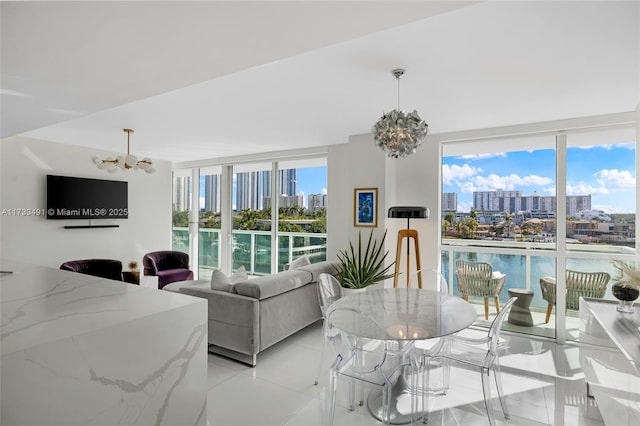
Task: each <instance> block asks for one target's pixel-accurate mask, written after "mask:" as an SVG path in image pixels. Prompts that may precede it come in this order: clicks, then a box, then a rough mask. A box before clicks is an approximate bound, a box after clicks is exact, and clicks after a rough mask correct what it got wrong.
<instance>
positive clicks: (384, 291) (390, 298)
mask: <svg viewBox="0 0 640 426" xmlns="http://www.w3.org/2000/svg"><path fill="white" fill-rule="evenodd" d="M344 308H347V309H344ZM350 310H356V311H358V312H361V313H363V314H365V315H366V316H368V317H369V318H370V319H371V320H373V321H357V320H356V317H355V316H354V315H350ZM333 311H336V312H335V313H333V314H331V312H333ZM327 316H328V317H329V316H330V317H331V324H332V326H334V327H336V328H338V329H339V330H341V331H343V332H345V333H348V334H350V335H353V336H357V337H365V338H370V339H377V340H395V341H400V342H402V341H415V340H424V339H432V338H437V337H442V336H446V335H449V334H453V333H456V332H458V331H460V330H463V329H465V328H467V327H469V326H470V325H471V324H473V322H474V321H475V319H476V316H477V313H476V310H475V308H474V307H473V306H472V305H471V304H470V303H468V302H466V301H464V300H462V299H460V298H458V297H454V296H447V295H443V294H441V293H440V292H438V291H434V290H425V289H417V288H377V289H367V290H365V291H362V292H359V293H353V294H350V295H348V296H344V297H342V298H341V299H338V300H337V301H335V302H333V303H332V304H331V306H329V309H328V312H327ZM406 388H407V386H406V381H405V380H404V378H402V376H401V378H400V379H399V380H398V383H397V386H394V390H393V393H394V394H401V393H407V389H406ZM392 401H395V398H393V397H392ZM381 402H382V399H381V397H379V396H378V395H376V394H375V393H372V394H371V395H370V397H369V399H368V406H369V411H371V414H373V416H374V417H376V418H378V419H380V417H381V409H380V404H381ZM391 413H392V415H391V423H392V424H404V423H409V422H410V421H411V414H408V415H407V414H401V413H399V412H398V411H397V410H395V407H391Z"/></svg>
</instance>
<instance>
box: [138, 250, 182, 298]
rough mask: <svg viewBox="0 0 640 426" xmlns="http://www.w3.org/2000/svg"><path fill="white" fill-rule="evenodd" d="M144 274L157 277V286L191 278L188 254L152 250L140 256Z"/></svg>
mask: <svg viewBox="0 0 640 426" xmlns="http://www.w3.org/2000/svg"><path fill="white" fill-rule="evenodd" d="M142 266H143V267H144V275H151V276H157V277H158V288H159V289H161V288H162V287H164V286H165V285H167V284H169V283H173V282H176V281H186V280H192V279H193V272H192V271H191V270H190V269H189V255H188V254H186V253H183V252H181V251H171V250H166V251H154V252H151V253H147V254H145V255H144V257H143V258H142Z"/></svg>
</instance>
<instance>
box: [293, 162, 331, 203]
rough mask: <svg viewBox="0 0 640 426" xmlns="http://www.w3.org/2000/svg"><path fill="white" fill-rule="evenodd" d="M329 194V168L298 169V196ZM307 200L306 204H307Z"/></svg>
mask: <svg viewBox="0 0 640 426" xmlns="http://www.w3.org/2000/svg"><path fill="white" fill-rule="evenodd" d="M326 193H327V166H321V167H305V168H302V169H298V194H300V195H304V196H305V197H306V196H307V195H309V194H326ZM306 201H307V200H306V198H305V202H306Z"/></svg>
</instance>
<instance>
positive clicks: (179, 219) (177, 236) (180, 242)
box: [171, 170, 192, 253]
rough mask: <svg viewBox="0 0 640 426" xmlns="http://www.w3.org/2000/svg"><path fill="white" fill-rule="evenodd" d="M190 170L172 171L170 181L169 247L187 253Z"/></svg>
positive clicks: (190, 187) (190, 199)
mask: <svg viewBox="0 0 640 426" xmlns="http://www.w3.org/2000/svg"><path fill="white" fill-rule="evenodd" d="M191 197H192V184H191V170H174V172H173V180H172V202H173V209H172V210H173V218H172V220H173V224H172V225H173V226H172V234H171V247H172V249H173V250H177V251H183V252H185V253H189V244H190V242H189V241H190V239H189V212H190V211H191V206H192V198H191Z"/></svg>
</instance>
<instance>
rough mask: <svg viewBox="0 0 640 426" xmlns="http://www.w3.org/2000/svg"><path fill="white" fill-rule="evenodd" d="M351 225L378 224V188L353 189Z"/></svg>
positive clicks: (368, 225) (373, 226)
mask: <svg viewBox="0 0 640 426" xmlns="http://www.w3.org/2000/svg"><path fill="white" fill-rule="evenodd" d="M353 210H354V214H353V226H366V227H371V228H375V227H377V226H378V188H355V189H354V190H353Z"/></svg>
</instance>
